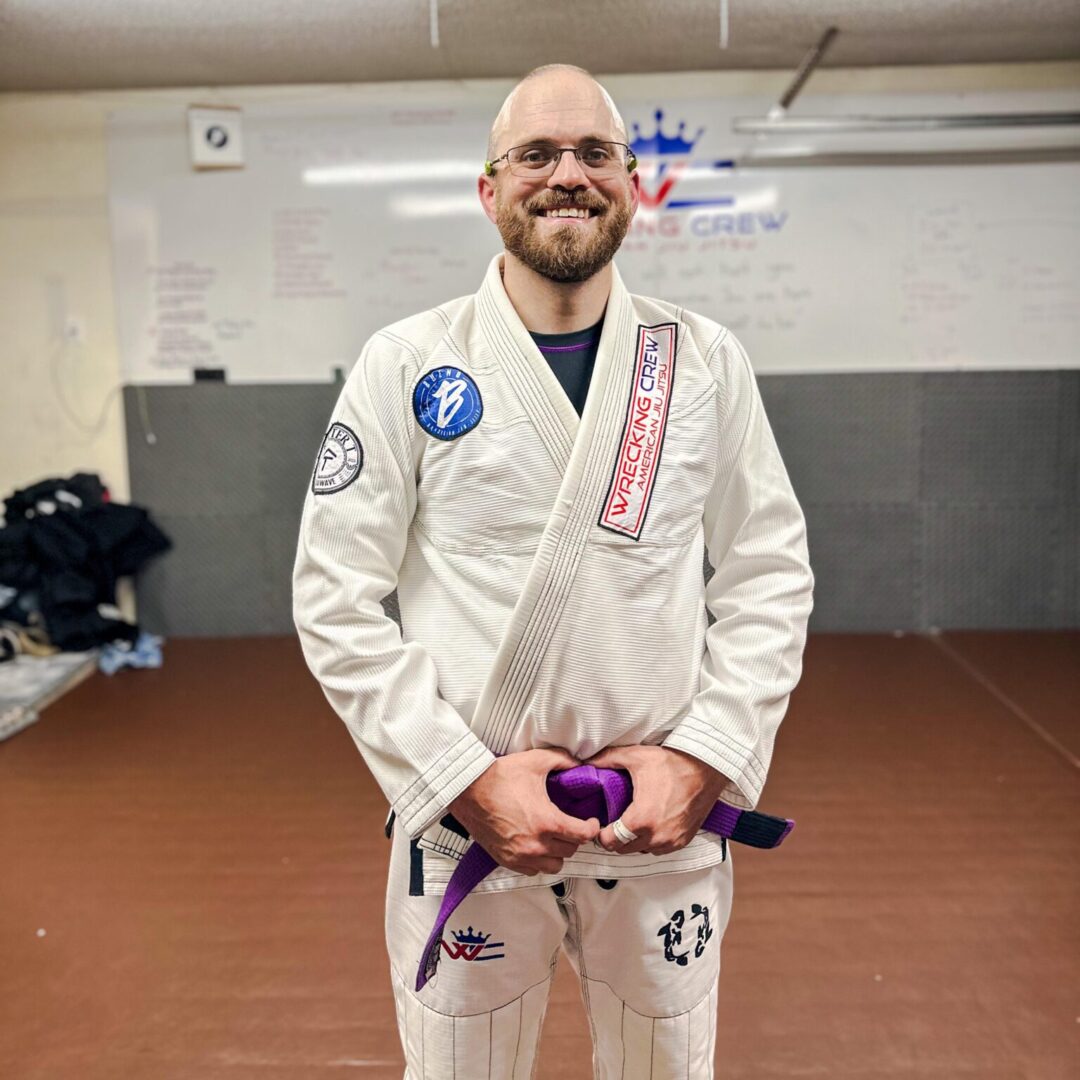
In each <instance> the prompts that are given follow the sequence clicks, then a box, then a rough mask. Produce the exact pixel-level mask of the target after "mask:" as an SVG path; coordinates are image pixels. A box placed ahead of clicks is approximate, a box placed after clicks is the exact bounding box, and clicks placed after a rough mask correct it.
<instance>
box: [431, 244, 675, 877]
mask: <svg viewBox="0 0 1080 1080" xmlns="http://www.w3.org/2000/svg"><path fill="white" fill-rule="evenodd" d="M501 259H502V256H501V255H500V256H497V257H496V258H495V259H493V260H492V262H491V264H490V265H489V267H488V272H487V276H486V277H485V279H484V282H483V285H482V286H481V288H480V291H479V293H478V294H477V314H478V319H479V325H480V328H481V331H482V332H483V334H484V338H485V342H486V344H487V345H488V347H489V348H490V349H491V352H492V354H493V356H494V357H495V358H496V361H497V363H498V364H499V366H500V369H501V370H502V372H503V373H504V374H505V377H506V378H507V380H508V381H509V383H510V385H511V386H512V387H513V390H514V392H515V394H517V395H518V396H519V400H520V401H521V402H522V404H523V406H524V407H525V409H526V411H527V413H528V415H529V416H530V418H531V419H532V421H533V424H534V426H535V429H536V431H537V434H538V435H539V437H540V439H541V441H542V442H543V444H544V446H545V448H546V449H547V452H548V453H549V454H550V455H551V459H552V461H553V462H554V463H555V466H556V468H557V469H559V470H560V472H562V474H563V479H562V483H561V485H560V488H559V492H558V495H557V497H556V499H555V504H554V507H553V509H552V512H551V517H550V519H549V520H548V522H547V525H546V527H545V528H544V532H543V535H542V536H541V538H540V543H539V546H538V548H537V552H536V555H535V557H534V559H533V562H532V566H531V567H530V569H529V573H528V576H527V578H526V581H525V587H524V589H523V590H522V593H521V595H520V596H519V597H518V600H517V603H516V605H515V607H514V611H513V613H512V615H511V617H510V622H509V624H508V626H507V629H506V632H505V633H504V635H503V638H502V641H501V642H500V643H499V648H498V650H497V651H496V654H495V660H494V663H493V664H492V668H491V671H490V672H489V674H488V677H487V680H486V682H485V683H484V687H483V690H482V692H481V694H480V698H479V701H478V703H477V707H476V710H475V712H474V714H473V718H472V728H473V731H475V732H476V733H477V734H478V735H479V736H480V738H481V739H482V740H483V741H484V742H485V743H486V744H487V746H488V747H490V749H491V750H493V751H494V752H495V753H496V754H504V753H507V752H508V751H509V750H511V749H520V748H518V747H513V745H512V743H513V739H514V735H515V733H516V732H517V730H518V728H519V726H520V723H521V720H522V717H523V713H524V710H525V708H526V707H527V703H528V701H529V699H530V694H531V691H532V689H533V687H534V684H535V682H536V679H537V676H538V674H539V672H540V669H541V664H542V661H543V657H544V654H545V652H546V650H547V645H548V643H549V642H550V640H551V637H552V635H553V634H554V632H555V629H556V627H557V626H558V625H559V619H560V616H561V614H562V611H563V609H564V608H565V606H566V602H567V599H568V598H569V595H570V590H571V588H572V586H573V582H574V578H575V576H576V574H577V570H578V566H579V564H580V562H581V558H582V555H583V554H584V551H585V545H586V542H587V538H588V536H589V534H590V532H591V530H592V529H594V528H595V527H596V526H597V525H598V524H603V522H602V521H601V520H600V519H601V516H602V515H610V512H611V502H612V491H613V490H614V489H615V487H616V486H617V482H618V479H619V470H620V468H621V467H622V462H623V460H624V458H625V456H626V447H627V440H628V439H629V438H630V434H629V432H630V428H631V425H632V421H633V415H634V401H635V400H636V399H637V392H636V391H635V393H634V395H632V394H631V388H632V387H633V386H635V385H636V383H635V380H637V379H639V377H640V375H641V367H642V363H648V359H649V358H648V356H647V354H646V352H645V346H646V338H647V337H649V335H646V334H645V330H646V329H649V330H654V329H655V330H657V331H659V332H660V338H661V341H662V343H663V351H664V353H665V356H666V359H667V369H666V370H667V376H666V382H665V383H664V389H663V401H662V402H661V405H662V410H660V411H662V413H663V417H664V419H665V420H666V414H667V404H668V402H669V401H670V387H671V382H672V377H673V375H674V361H675V350H676V330H675V324H674V323H668V324H664V325H663V326H662V327H648V328H647V327H643V326H640V325H638V323H639V320H638V319H637V317H636V316H635V312H634V309H633V304H632V302H631V297H630V294H629V293H628V292H627V290H626V287H625V286H624V284H623V282H622V278H621V277H620V276H619V272H618V270H617V269H615V268H614V267H612V283H611V295H610V297H609V298H608V304H607V310H606V314H605V317H604V328H603V331H602V333H601V336H600V343H599V348H598V351H597V356H596V364H595V367H594V369H593V375H592V380H591V382H590V385H589V393H588V397H587V399H586V402H585V409H584V412H583V414H582V416H581V418H580V420H579V419H578V416H577V413H576V412H575V410H574V407H573V405H572V404H571V403H570V401H569V399H568V398H567V397H566V394H565V393H564V392H563V389H562V387H561V386H560V384H559V381H558V379H556V377H555V375H554V374H553V372H552V371H551V368H550V367H549V366H548V363H547V361H546V360H545V359H544V357H543V356H542V355H541V353H540V350H539V349H538V348H537V347H536V344H535V342H534V341H533V340H532V337H531V336H530V335H529V332H528V330H527V329H526V328H525V326H524V325H523V323H522V322H521V319H520V318H519V317H518V314H517V312H516V311H515V310H514V306H513V305H512V304H511V303H510V299H509V297H508V296H507V295H506V290H505V288H504V287H503V283H502V276H501V273H500V263H501ZM650 340H651V338H650ZM613 470H614V471H613ZM649 487H650V488H651V483H650V485H649ZM639 502H640V500H639ZM647 508H648V497H647V494H646V496H645V499H644V505H643V506H638V507H637V512H638V515H639V516H638V520H639V522H640V521H643V520H644V512H645V511H646V510H647ZM638 528H639V529H640V525H639V526H638ZM613 531H624V532H626V530H613ZM627 535H630V536H631V537H633V534H632V533H631V532H627ZM420 843H421V845H422V846H423V847H425V848H429V849H433V850H436V851H440V852H443V853H444V854H447V855H452V856H455V857H460V856H461V855H462V854H464V852H465V850H466V849H467V847H468V841H467V840H466V839H464V838H463V837H462V836H461V835H459V834H457V833H455V832H453V831H452V830H450V829H447V828H445V827H443V826H436V827H435V828H433V829H431V830H429V832H428V833H427V834H425V837H424V838H423V839H422V840H421V841H420Z"/></svg>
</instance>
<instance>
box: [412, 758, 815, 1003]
mask: <svg viewBox="0 0 1080 1080" xmlns="http://www.w3.org/2000/svg"><path fill="white" fill-rule="evenodd" d="M547 790H548V797H549V798H550V799H551V801H552V802H553V803H554V804H555V805H556V806H557V807H558V808H559V809H560V810H562V811H563V812H564V813H566V814H569V815H570V816H571V817H576V818H580V819H581V820H582V821H588V819H589V818H596V819H597V820H598V821H599V822H600V824H601V825H610V824H611V822H613V821H615V820H616V818H618V817H619V815H620V814H621V813H622V812H623V811H624V810H625V809H626V808H627V807H628V806H629V805H630V800H631V798H632V797H633V790H634V789H633V785H632V784H631V782H630V776H629V774H628V773H627V772H625V771H624V770H622V769H598V768H596V767H595V766H594V765H578V766H577V767H576V768H573V769H567V770H565V771H564V772H553V773H552V774H551V775H550V776H549V777H548V778H547ZM794 826H795V822H794V821H791V820H790V819H788V818H778V817H770V816H769V815H768V814H759V813H756V812H754V811H752V810H739V809H737V808H736V807H734V806H729V805H728V804H727V803H723V802H718V803H717V804H716V805H715V806H714V807H713V808H712V809H711V810H710V811H709V816H708V817H707V818H706V819H705V821H704V822H703V823H702V825H701V827H702V829H704V830H705V831H706V832H711V833H715V834H716V835H717V836H723V837H726V838H727V839H729V840H735V841H737V842H738V843H740V844H749V845H750V846H751V847H758V848H774V847H776V846H777V845H778V844H780V843H781V841H782V840H783V839H784V837H785V836H787V834H788V833H789V832H791V830H792V829H793V828H794ZM497 865H498V864H497V863H496V862H495V860H494V859H493V858H492V857H491V856H490V855H489V854H488V853H487V852H486V851H485V850H484V849H483V848H482V847H481V846H480V845H479V844H477V843H475V842H474V843H473V844H472V845H471V846H470V848H469V850H468V851H466V852H465V855H464V856H463V858H462V859H461V862H459V863H458V865H457V868H456V869H455V870H454V873H453V876H452V877H451V878H450V882H449V884H448V885H447V886H446V893H445V894H444V895H443V900H442V905H441V906H440V908H439V914H438V916H437V918H436V919H435V926H434V927H433V928H432V931H431V934H430V935H429V936H428V939H427V944H426V945H425V946H424V953H423V955H422V956H421V958H420V968H419V970H418V971H417V973H416V989H417V990H422V989H423V988H424V986H425V985H426V984H427V981H428V979H430V978H431V977H432V976H433V975H434V974H435V968H436V967H437V966H438V963H439V952H440V949H439V946H440V945H441V944H442V936H443V931H444V930H445V929H446V924H447V922H448V920H449V919H450V916H451V915H453V913H454V911H455V910H456V909H457V906H458V905H459V904H460V903H461V901H462V900H464V899H465V897H466V896H468V895H469V893H471V892H472V891H473V889H475V888H476V886H477V885H479V884H480V882H481V881H483V880H484V878H486V877H487V876H488V874H490V873H491V871H492V870H494V869H495V867H496V866H497Z"/></svg>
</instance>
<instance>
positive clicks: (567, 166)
mask: <svg viewBox="0 0 1080 1080" xmlns="http://www.w3.org/2000/svg"><path fill="white" fill-rule="evenodd" d="M547 186H548V187H549V188H555V187H561V188H567V189H569V190H573V189H574V188H581V187H588V186H589V177H588V175H587V174H586V173H585V170H584V169H583V168H582V167H581V162H579V161H578V159H577V158H576V157H575V156H574V154H573V152H572V151H570V150H565V151H563V153H561V154H560V155H559V160H558V162H557V163H556V165H555V171H554V172H553V173H552V174H551V175H550V176H549V177H548V181H547Z"/></svg>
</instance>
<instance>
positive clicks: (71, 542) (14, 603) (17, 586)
mask: <svg viewBox="0 0 1080 1080" xmlns="http://www.w3.org/2000/svg"><path fill="white" fill-rule="evenodd" d="M4 519H5V523H4V525H3V527H2V528H0V624H3V625H5V626H6V627H8V628H12V627H26V628H31V629H32V630H33V631H34V632H35V634H36V636H37V638H38V639H40V637H41V636H42V635H44V637H45V638H47V641H48V643H49V644H51V645H52V646H54V647H55V648H57V649H60V650H62V651H65V652H81V651H83V650H85V649H91V648H94V647H95V646H98V645H108V644H110V643H111V642H114V641H126V642H132V643H133V642H134V641H135V640H136V639H137V638H138V636H139V627H138V626H137V625H135V624H134V623H129V622H126V621H125V620H124V619H122V618H120V617H119V616H120V612H119V611H118V610H117V609H116V582H117V580H118V579H119V578H121V577H127V576H128V575H131V574H134V573H135V572H136V571H137V570H138V569H139V568H140V567H141V566H143V564H144V563H146V561H147V560H148V559H151V558H153V556H155V555H160V554H161V553H162V552H165V551H168V550H169V548H171V547H172V544H171V542H170V541H169V538H168V537H167V536H166V535H165V534H164V533H163V532H162V531H161V530H160V529H159V528H158V527H157V526H156V525H155V524H154V523H153V522H152V521H151V520H150V515H149V513H148V512H147V511H146V510H144V509H142V507H138V506H125V505H121V504H119V503H114V502H112V501H111V499H110V497H109V491H108V488H106V487H104V486H102V483H101V481H100V480H99V479H98V477H97V476H96V475H94V474H93V473H76V474H75V475H74V476H72V477H71V478H70V479H68V480H62V479H59V478H53V479H50V480H42V481H41V482H40V483H37V484H34V485H32V486H31V487H28V488H24V489H23V490H21V491H16V492H15V494H14V495H12V496H11V497H10V498H8V499H5V500H4Z"/></svg>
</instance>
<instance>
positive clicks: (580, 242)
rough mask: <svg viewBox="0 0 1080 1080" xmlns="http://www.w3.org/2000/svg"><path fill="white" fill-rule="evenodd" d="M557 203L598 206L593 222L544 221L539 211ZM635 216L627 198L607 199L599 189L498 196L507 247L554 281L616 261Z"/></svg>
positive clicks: (578, 277)
mask: <svg viewBox="0 0 1080 1080" xmlns="http://www.w3.org/2000/svg"><path fill="white" fill-rule="evenodd" d="M557 206H560V207H561V206H566V207H570V206H587V207H589V208H595V209H596V210H597V211H599V212H598V213H597V215H596V217H595V218H593V220H594V221H595V225H594V227H593V228H589V227H588V226H584V227H583V226H580V225H569V224H567V225H563V226H561V227H560V226H555V227H551V226H548V225H540V223H539V215H537V214H536V213H535V211H536V210H538V209H540V208H542V207H543V208H546V209H550V208H554V207H557ZM633 216H634V212H633V208H632V207H631V205H630V204H629V202H628V201H627V202H621V203H614V202H612V203H608V202H604V201H603V200H602V199H601V198H600V197H599V196H597V195H592V196H585V195H581V196H578V197H576V198H575V197H573V196H569V197H565V196H564V197H562V198H559V197H558V196H557V195H554V193H552V195H549V196H547V197H544V198H542V199H539V200H535V201H531V202H530V203H529V204H523V205H512V204H510V203H506V202H503V201H502V200H501V199H500V200H498V202H497V204H496V216H495V223H496V225H497V226H498V229H499V234H500V235H501V236H502V241H503V245H504V246H505V248H506V250H507V251H508V252H510V254H511V255H513V256H515V257H516V258H517V259H520V260H521V262H523V263H524V264H525V265H526V266H527V267H529V269H530V270H535V271H536V273H538V274H540V275H541V276H542V277H546V278H548V279H549V280H550V281H558V282H573V281H588V280H589V278H591V277H592V276H593V275H594V274H596V273H597V272H598V271H600V270H603V268H604V267H605V266H607V264H608V263H609V262H611V260H612V259H613V258H614V257H615V252H616V251H618V250H619V246H620V245H621V244H622V242H623V239H624V238H625V237H626V233H627V231H628V230H629V228H630V221H631V219H632V218H633ZM541 230H544V232H545V233H547V234H549V235H544V234H543V233H541Z"/></svg>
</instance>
